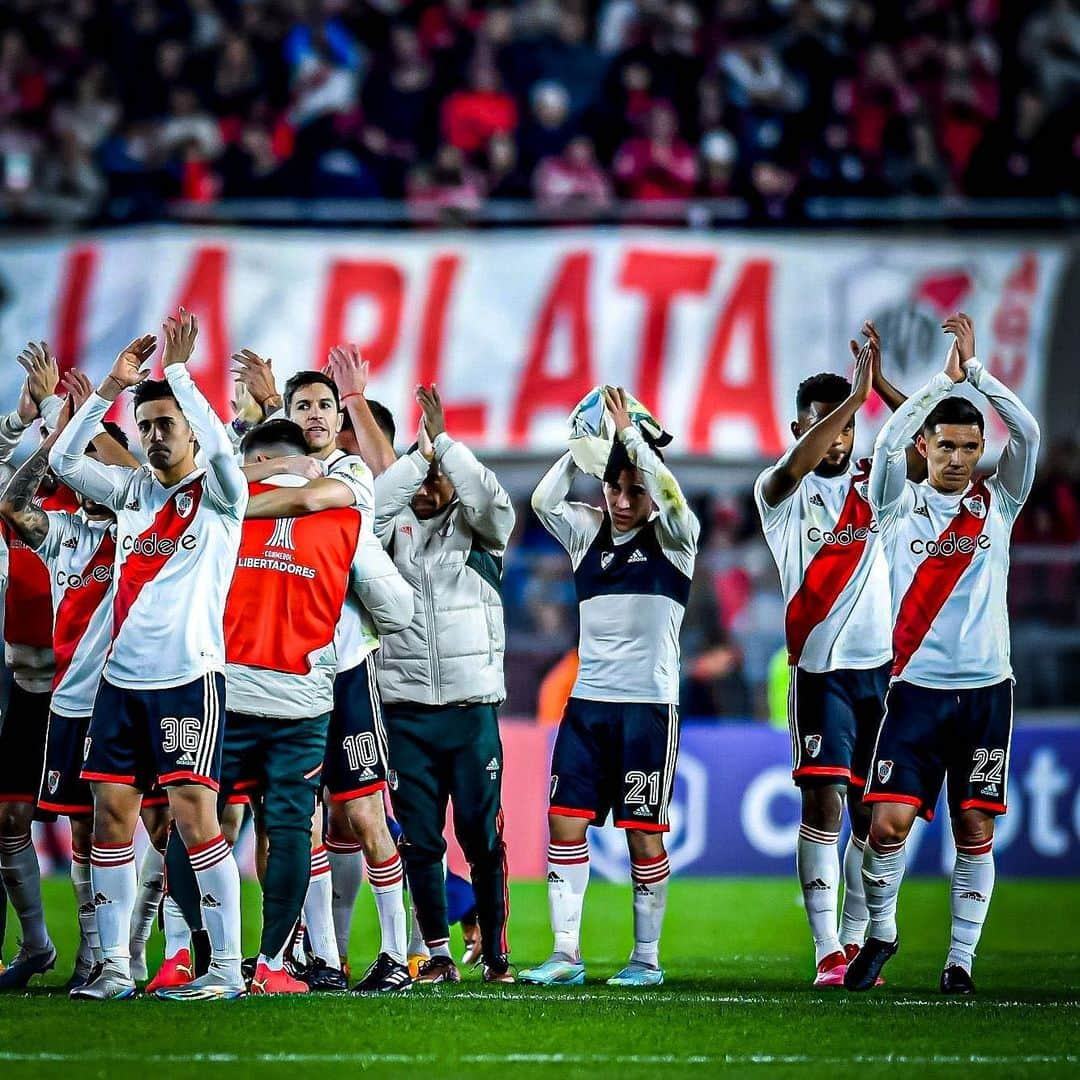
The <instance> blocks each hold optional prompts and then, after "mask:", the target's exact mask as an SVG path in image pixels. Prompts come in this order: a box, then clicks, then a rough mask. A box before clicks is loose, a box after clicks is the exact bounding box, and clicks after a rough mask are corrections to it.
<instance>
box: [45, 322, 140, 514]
mask: <svg viewBox="0 0 1080 1080" xmlns="http://www.w3.org/2000/svg"><path fill="white" fill-rule="evenodd" d="M156 344H157V339H156V338H155V337H154V336H153V335H152V334H147V335H145V336H144V337H141V338H136V339H135V340H134V341H132V342H131V343H130V344H129V345H128V346H127V348H125V349H124V350H123V351H122V352H121V353H120V355H119V356H118V357H117V358H116V361H115V362H114V363H113V366H112V370H111V371H110V372H109V374H108V375H106V376H105V378H104V379H103V380H102V382H101V385H100V386H98V388H97V390H96V391H95V392H94V393H92V394H91V395H90V396H89V398H87V400H86V401H85V402H84V403H83V404H82V406H80V408H79V409H78V411H77V412H76V413H75V415H74V416H73V417H72V418H71V422H70V423H69V424H67V426H66V427H64V429H63V430H62V431H60V432H59V433H58V435H57V439H56V442H55V443H54V444H53V448H52V450H51V451H50V452H49V466H50V468H51V469H52V471H53V472H54V473H56V475H57V476H58V477H59V478H60V479H61V480H62V481H63V482H64V483H65V484H67V485H68V487H71V488H74V489H75V490H76V491H78V492H81V493H82V494H83V495H86V496H87V497H88V498H91V499H93V500H94V502H99V503H101V504H102V506H108V507H110V508H111V509H113V510H119V509H120V508H121V507H122V505H123V502H124V493H125V491H126V490H127V486H128V482H129V481H130V479H131V477H132V475H133V472H134V470H132V469H126V468H123V467H122V466H117V465H102V464H101V463H100V462H97V461H94V460H93V459H92V458H88V457H87V456H86V447H87V446H88V445H89V443H90V442H91V441H92V440H93V439H94V437H95V436H96V435H97V434H98V432H99V431H100V430H101V421H102V419H103V418H104V416H105V414H106V413H107V412H108V411H109V408H110V406H111V405H112V404H113V402H114V401H116V399H117V398H118V397H119V396H120V394H121V393H123V391H125V390H127V389H128V388H129V387H132V386H138V385H139V383H141V382H142V381H143V380H144V379H145V378H146V377H147V376H148V375H149V374H150V372H149V369H146V368H144V367H143V365H144V364H145V363H146V361H147V360H149V359H150V357H151V356H153V355H154V347H155V346H156Z"/></svg>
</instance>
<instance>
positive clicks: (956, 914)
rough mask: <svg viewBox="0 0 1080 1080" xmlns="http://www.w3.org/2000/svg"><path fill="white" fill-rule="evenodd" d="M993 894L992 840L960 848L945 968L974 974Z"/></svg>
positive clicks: (955, 872) (953, 874)
mask: <svg viewBox="0 0 1080 1080" xmlns="http://www.w3.org/2000/svg"><path fill="white" fill-rule="evenodd" d="M993 894H994V851H993V841H992V840H991V841H988V842H987V843H984V844H973V845H972V846H970V847H957V849H956V865H955V866H954V867H953V872H952V888H951V898H952V937H951V939H950V940H949V956H948V958H947V959H946V961H945V966H946V967H951V966H952V965H953V964H957V965H959V966H960V967H962V968H963V969H964V970H965V971H966V972H967V973H968V974H969V975H970V974H971V965H972V963H973V962H974V960H975V946H976V945H978V944H979V938H980V936H981V935H982V929H983V923H985V922H986V913H987V912H988V911H989V910H990V897H991V896H993Z"/></svg>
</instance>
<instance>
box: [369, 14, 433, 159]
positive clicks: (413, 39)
mask: <svg viewBox="0 0 1080 1080" xmlns="http://www.w3.org/2000/svg"><path fill="white" fill-rule="evenodd" d="M434 86H435V70H434V67H433V66H432V64H431V62H430V61H429V60H428V59H427V57H426V56H425V55H424V53H423V51H422V50H421V48H420V39H419V37H418V36H417V34H416V31H415V30H414V29H413V28H412V27H411V26H407V25H404V24H398V25H395V26H394V27H392V28H391V31H390V51H389V56H388V57H387V59H386V60H385V61H383V62H382V63H377V64H376V66H375V68H374V70H373V71H372V73H371V77H370V78H369V79H368V81H367V84H366V86H365V87H364V98H363V102H364V113H365V117H366V120H367V122H368V125H369V131H373V132H378V133H379V135H381V136H383V137H384V138H385V143H384V145H383V149H382V152H383V153H386V154H392V155H394V156H396V157H399V158H401V159H403V160H409V161H411V160H415V159H416V158H417V157H418V156H419V155H420V154H427V153H430V152H431V151H432V150H434V146H433V145H432V142H431V138H432V133H433V131H434V128H435V105H436V102H435V94H434Z"/></svg>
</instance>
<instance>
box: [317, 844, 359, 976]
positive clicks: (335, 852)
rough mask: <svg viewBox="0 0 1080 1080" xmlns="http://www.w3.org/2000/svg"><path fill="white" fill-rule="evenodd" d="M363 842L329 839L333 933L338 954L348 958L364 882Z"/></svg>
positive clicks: (327, 850) (328, 853)
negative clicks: (355, 916)
mask: <svg viewBox="0 0 1080 1080" xmlns="http://www.w3.org/2000/svg"><path fill="white" fill-rule="evenodd" d="M362 852H363V845H362V844H356V843H352V842H351V841H345V840H336V839H334V837H332V836H327V838H326V854H327V857H328V858H329V860H330V881H331V883H332V885H333V898H332V904H333V913H334V936H335V937H336V938H337V951H338V956H341V957H348V955H349V938H350V937H351V936H352V921H353V912H354V911H355V910H356V898H357V897H358V896H359V895H360V886H361V885H362V884H363V883H364V856H363V854H362Z"/></svg>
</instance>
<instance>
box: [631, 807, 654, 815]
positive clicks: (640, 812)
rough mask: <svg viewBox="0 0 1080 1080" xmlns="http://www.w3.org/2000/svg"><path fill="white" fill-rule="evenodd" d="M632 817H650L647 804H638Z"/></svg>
mask: <svg viewBox="0 0 1080 1080" xmlns="http://www.w3.org/2000/svg"><path fill="white" fill-rule="evenodd" d="M634 817H652V814H651V813H650V812H649V808H648V807H647V806H639V807H638V808H637V809H636V810H635V811H634Z"/></svg>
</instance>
